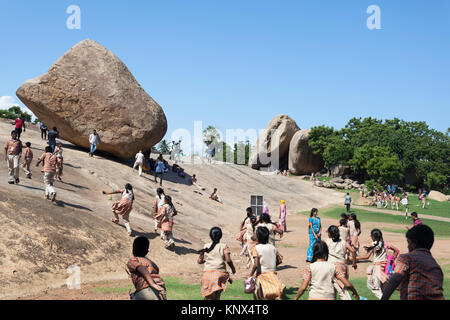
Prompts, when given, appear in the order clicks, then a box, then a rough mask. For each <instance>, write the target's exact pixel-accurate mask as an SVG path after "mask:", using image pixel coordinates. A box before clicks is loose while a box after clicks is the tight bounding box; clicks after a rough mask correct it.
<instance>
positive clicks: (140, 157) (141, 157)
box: [136, 152, 145, 163]
mask: <svg viewBox="0 0 450 320" xmlns="http://www.w3.org/2000/svg"><path fill="white" fill-rule="evenodd" d="M144 158H145V157H144V154H143V153H142V152H138V153H137V154H136V162H137V163H143V162H144Z"/></svg>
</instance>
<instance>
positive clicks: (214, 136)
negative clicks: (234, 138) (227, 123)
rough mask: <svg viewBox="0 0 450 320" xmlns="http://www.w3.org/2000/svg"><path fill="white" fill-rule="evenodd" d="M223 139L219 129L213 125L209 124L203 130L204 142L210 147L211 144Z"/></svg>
mask: <svg viewBox="0 0 450 320" xmlns="http://www.w3.org/2000/svg"><path fill="white" fill-rule="evenodd" d="M220 140H221V137H220V134H219V131H217V129H216V128H214V127H213V126H208V127H207V128H206V129H205V130H203V142H204V143H205V144H206V146H207V147H209V146H210V145H211V144H213V143H216V142H219V141H220Z"/></svg>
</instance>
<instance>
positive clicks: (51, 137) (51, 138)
mask: <svg viewBox="0 0 450 320" xmlns="http://www.w3.org/2000/svg"><path fill="white" fill-rule="evenodd" d="M57 138H59V132H58V129H57V128H56V127H53V130H51V131H49V132H48V145H49V146H50V148H52V153H53V152H55V147H56V139H57Z"/></svg>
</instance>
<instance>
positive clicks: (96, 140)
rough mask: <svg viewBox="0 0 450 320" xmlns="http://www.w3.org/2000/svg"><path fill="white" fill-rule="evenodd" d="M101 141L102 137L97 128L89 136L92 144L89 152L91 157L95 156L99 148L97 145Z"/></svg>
mask: <svg viewBox="0 0 450 320" xmlns="http://www.w3.org/2000/svg"><path fill="white" fill-rule="evenodd" d="M99 142H100V138H99V136H98V134H97V130H94V132H93V133H92V134H91V135H90V136H89V143H90V144H91V152H89V155H90V156H91V157H93V156H94V153H95V151H96V150H97V145H98V143H99Z"/></svg>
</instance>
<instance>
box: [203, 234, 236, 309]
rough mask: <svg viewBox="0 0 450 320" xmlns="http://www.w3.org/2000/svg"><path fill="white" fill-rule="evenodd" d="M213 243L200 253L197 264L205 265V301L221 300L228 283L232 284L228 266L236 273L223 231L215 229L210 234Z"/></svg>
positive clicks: (208, 244)
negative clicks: (223, 239)
mask: <svg viewBox="0 0 450 320" xmlns="http://www.w3.org/2000/svg"><path fill="white" fill-rule="evenodd" d="M209 237H210V238H211V240H212V242H211V243H207V244H206V245H205V247H204V249H203V250H200V251H199V252H198V253H199V254H200V256H199V257H198V260H197V263H198V264H204V265H205V268H204V271H203V276H202V296H203V298H204V299H205V300H220V295H221V294H222V292H223V291H225V290H226V288H227V282H230V283H232V280H231V279H230V274H229V273H228V272H227V266H226V264H228V266H229V267H230V268H231V272H232V274H235V273H236V269H235V268H234V265H233V261H231V251H230V248H229V247H228V246H227V245H226V244H225V243H220V240H221V239H222V229H220V228H218V227H214V228H212V229H211V230H210V232H209Z"/></svg>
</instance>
